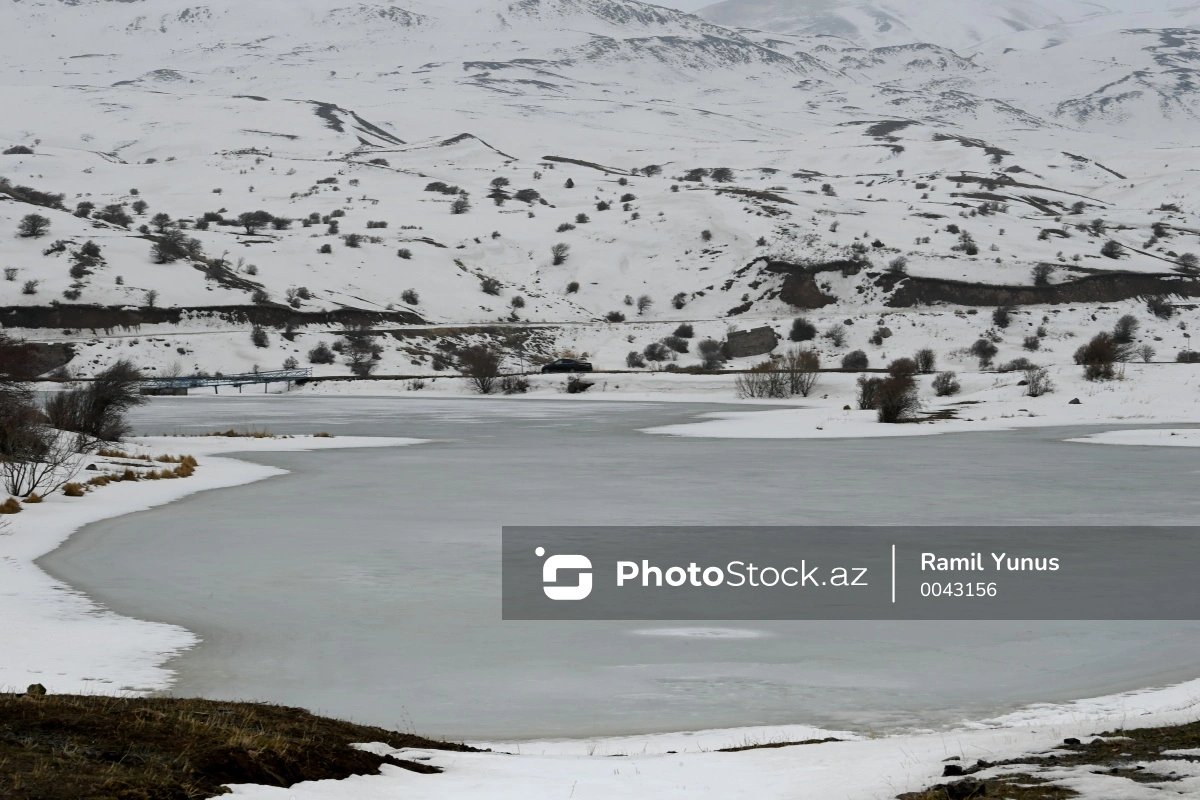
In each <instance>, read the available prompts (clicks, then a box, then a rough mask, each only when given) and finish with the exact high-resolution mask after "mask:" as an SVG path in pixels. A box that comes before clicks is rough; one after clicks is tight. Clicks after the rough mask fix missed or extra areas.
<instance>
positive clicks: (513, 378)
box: [500, 375, 529, 394]
mask: <svg viewBox="0 0 1200 800" xmlns="http://www.w3.org/2000/svg"><path fill="white" fill-rule="evenodd" d="M500 391H502V392H504V393H505V394H525V393H526V392H528V391H529V379H527V378H525V377H524V376H522V375H505V376H504V377H502V378H501V379H500Z"/></svg>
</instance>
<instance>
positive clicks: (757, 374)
mask: <svg viewBox="0 0 1200 800" xmlns="http://www.w3.org/2000/svg"><path fill="white" fill-rule="evenodd" d="M733 386H734V389H735V390H736V391H737V394H738V397H741V398H743V399H746V398H777V397H787V396H789V394H790V392H789V388H790V387H789V385H788V381H787V379H786V378H785V377H784V375H783V373H781V372H778V371H777V370H776V369H775V365H774V364H772V363H771V362H770V361H764V362H763V363H761V364H759V365H758V366H755V367H752V368H751V369H750V370H749V371H748V372H744V373H742V374H741V375H738V376H737V378H736V379H734V382H733Z"/></svg>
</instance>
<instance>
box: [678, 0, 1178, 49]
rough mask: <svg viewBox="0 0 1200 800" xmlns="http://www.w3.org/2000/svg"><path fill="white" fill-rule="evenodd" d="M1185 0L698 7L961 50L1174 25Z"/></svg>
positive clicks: (787, 27) (813, 31)
mask: <svg viewBox="0 0 1200 800" xmlns="http://www.w3.org/2000/svg"><path fill="white" fill-rule="evenodd" d="M1190 5H1192V10H1193V11H1194V4H1190ZM1188 6H1189V4H1188V2H1176V1H1175V0H1139V1H1138V2H1130V1H1129V0H1096V1H1093V0H880V1H877V2H862V1H860V0H722V1H721V2H716V4H713V5H710V6H707V7H704V8H702V10H700V11H698V12H697V14H698V16H701V17H703V18H704V19H708V20H709V22H713V23H716V24H719V25H726V26H728V28H752V29H757V30H766V31H775V32H780V34H804V35H811V36H840V37H844V38H848V40H852V41H853V42H856V43H858V44H860V46H864V47H883V46H888V44H913V43H920V42H928V43H932V44H940V46H942V47H949V48H953V49H960V48H972V47H974V46H977V44H980V43H986V42H992V41H1003V40H1004V38H1007V37H1008V36H1009V35H1012V34H1014V32H1020V31H1042V32H1043V34H1044V35H1046V36H1050V37H1052V36H1060V35H1062V31H1063V29H1066V28H1069V26H1070V25H1072V24H1074V23H1080V22H1092V20H1096V22H1098V23H1099V24H1102V25H1105V26H1108V28H1109V29H1116V28H1118V26H1121V25H1129V26H1136V25H1138V24H1157V25H1162V26H1168V25H1171V24H1178V23H1177V22H1176V23H1171V22H1168V19H1169V18H1175V19H1178V18H1180V17H1182V16H1187V14H1188ZM1147 13H1158V16H1159V19H1160V22H1158V23H1145V22H1140V23H1134V22H1132V20H1133V19H1134V18H1135V17H1138V16H1139V14H1147ZM1118 19H1120V22H1117V20H1118Z"/></svg>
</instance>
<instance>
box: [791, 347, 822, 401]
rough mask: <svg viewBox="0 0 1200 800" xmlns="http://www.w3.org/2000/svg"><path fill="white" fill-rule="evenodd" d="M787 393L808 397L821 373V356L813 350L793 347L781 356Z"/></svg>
mask: <svg viewBox="0 0 1200 800" xmlns="http://www.w3.org/2000/svg"><path fill="white" fill-rule="evenodd" d="M783 371H784V373H785V374H786V375H787V379H788V393H789V394H798V395H800V396H801V397H808V395H809V394H810V393H811V392H812V390H813V389H814V388H815V387H816V385H817V379H818V378H819V377H820V375H821V358H820V356H818V355H817V354H816V352H815V351H813V350H808V349H804V350H802V349H799V348H793V349H792V350H789V351H788V352H787V353H785V354H784V356H783Z"/></svg>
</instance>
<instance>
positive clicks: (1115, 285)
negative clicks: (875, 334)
mask: <svg viewBox="0 0 1200 800" xmlns="http://www.w3.org/2000/svg"><path fill="white" fill-rule="evenodd" d="M885 279H886V282H887V283H888V284H889V285H886V286H884V285H883V284H884V282H885ZM877 282H878V283H880V284H881V286H883V288H884V290H885V291H886V290H887V289H889V288H891V284H898V285H897V286H896V290H895V292H893V293H892V296H891V297H890V298H888V301H887V304H888V305H889V306H893V307H897V308H909V307H912V306H920V305H933V304H935V303H948V304H953V305H963V306H1002V305H1021V306H1031V305H1041V304H1051V305H1061V304H1064V303H1115V302H1118V301H1120V300H1129V299H1131V298H1135V297H1154V296H1160V295H1168V296H1177V297H1200V280H1197V279H1195V278H1189V277H1186V276H1183V275H1177V274H1167V273H1157V274H1155V273H1134V272H1108V273H1100V274H1096V275H1087V276H1085V277H1082V278H1080V279H1078V280H1074V281H1070V282H1068V283H1059V284H1054V285H1052V286H1000V285H996V284H985V283H968V282H966V281H952V280H945V279H942V278H917V277H911V276H906V277H903V278H896V277H894V276H891V275H883V276H880V278H879V279H878V281H877ZM785 299H786V298H785Z"/></svg>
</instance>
